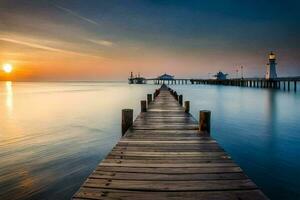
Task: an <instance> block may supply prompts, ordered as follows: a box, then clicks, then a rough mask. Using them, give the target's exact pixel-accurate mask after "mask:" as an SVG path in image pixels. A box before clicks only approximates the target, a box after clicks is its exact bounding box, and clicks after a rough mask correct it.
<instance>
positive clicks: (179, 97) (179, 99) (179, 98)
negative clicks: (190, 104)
mask: <svg viewBox="0 0 300 200" xmlns="http://www.w3.org/2000/svg"><path fill="white" fill-rule="evenodd" d="M182 99H183V97H182V94H181V95H179V96H178V102H179V104H180V105H181V106H182Z"/></svg>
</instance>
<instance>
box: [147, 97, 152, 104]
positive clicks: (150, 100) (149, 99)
mask: <svg viewBox="0 0 300 200" xmlns="http://www.w3.org/2000/svg"><path fill="white" fill-rule="evenodd" d="M147 102H148V105H149V104H150V103H151V102H152V94H147Z"/></svg>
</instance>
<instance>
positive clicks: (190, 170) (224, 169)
mask: <svg viewBox="0 0 300 200" xmlns="http://www.w3.org/2000/svg"><path fill="white" fill-rule="evenodd" d="M96 171H109V172H130V173H151V174H200V173H206V174H207V173H231V172H232V173H234V172H242V169H241V168H240V167H239V166H237V165H235V166H218V167H216V166H206V167H176V168H151V167H138V168H136V167H112V166H101V165H99V166H98V167H97V168H96Z"/></svg>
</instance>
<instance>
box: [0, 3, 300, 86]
mask: <svg viewBox="0 0 300 200" xmlns="http://www.w3.org/2000/svg"><path fill="white" fill-rule="evenodd" d="M299 10H300V3H299V1H296V0H295V1H291V0H285V1H277V0H274V1H264V0H251V1H250V0H249V1H248V0H243V1H240V0H223V1H221V0H109V1H107V0H0V64H1V65H2V64H4V63H11V64H12V65H13V66H14V70H13V72H12V73H11V74H9V75H7V74H4V73H3V72H0V80H3V79H11V80H20V81H22V80H28V81H43V80H45V81H46V80H47V81H55V80H59V81H60V80H126V79H127V78H128V76H129V75H130V72H131V71H133V72H134V73H135V74H137V73H140V74H141V75H142V76H145V77H149V78H150V77H156V76H158V75H160V74H162V73H169V74H171V75H175V77H178V78H179V77H181V78H208V77H209V76H211V75H212V74H214V73H216V72H218V71H219V70H222V71H223V72H226V73H228V74H230V76H231V77H236V76H237V75H236V70H237V69H240V66H243V68H244V76H245V77H262V76H264V74H265V65H266V63H267V61H268V59H267V56H268V53H269V52H270V51H274V52H275V53H276V55H277V63H278V65H277V73H278V76H294V75H300V37H299V35H300V12H299ZM240 71H241V70H239V74H240V73H241V72H240ZM238 76H240V75H238Z"/></svg>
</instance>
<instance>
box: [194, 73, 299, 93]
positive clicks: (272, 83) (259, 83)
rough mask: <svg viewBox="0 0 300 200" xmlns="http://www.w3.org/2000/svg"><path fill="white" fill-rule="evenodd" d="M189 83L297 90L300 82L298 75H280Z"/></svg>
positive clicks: (202, 80)
mask: <svg viewBox="0 0 300 200" xmlns="http://www.w3.org/2000/svg"><path fill="white" fill-rule="evenodd" d="M190 81H191V84H204V85H227V86H238V87H252V88H271V89H278V90H280V89H281V90H283V91H288V92H289V91H291V90H293V91H294V92H297V83H299V82H300V77H298V76H296V77H281V78H275V79H265V78H243V79H225V80H217V79H191V80H190Z"/></svg>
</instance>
